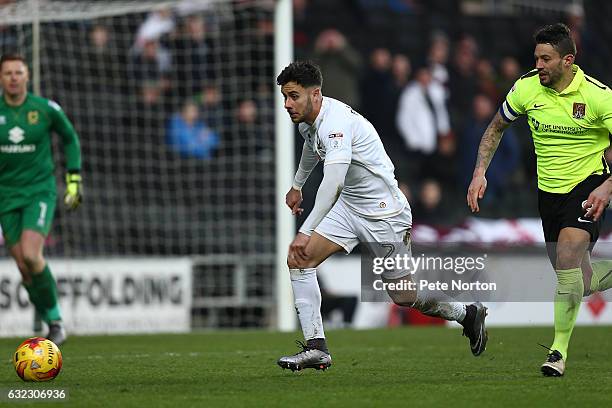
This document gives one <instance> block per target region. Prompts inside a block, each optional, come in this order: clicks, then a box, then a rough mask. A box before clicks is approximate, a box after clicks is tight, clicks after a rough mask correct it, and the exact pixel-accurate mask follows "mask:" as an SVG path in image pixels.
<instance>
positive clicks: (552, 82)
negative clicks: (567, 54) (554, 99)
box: [540, 62, 563, 88]
mask: <svg viewBox="0 0 612 408" xmlns="http://www.w3.org/2000/svg"><path fill="white" fill-rule="evenodd" d="M561 64H562V63H561V62H559V64H558V65H557V66H556V67H555V68H554V69H551V70H547V71H546V73H547V74H548V80H547V81H542V79H540V84H542V85H543V86H545V87H547V88H554V87H555V86H556V85H557V84H558V83H559V81H561V78H562V77H563V70H562V67H561Z"/></svg>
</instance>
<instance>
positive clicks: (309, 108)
mask: <svg viewBox="0 0 612 408" xmlns="http://www.w3.org/2000/svg"><path fill="white" fill-rule="evenodd" d="M311 113H312V97H311V96H308V100H307V101H306V108H304V114H303V115H302V121H305V120H306V118H307V117H309V116H310V114H311Z"/></svg>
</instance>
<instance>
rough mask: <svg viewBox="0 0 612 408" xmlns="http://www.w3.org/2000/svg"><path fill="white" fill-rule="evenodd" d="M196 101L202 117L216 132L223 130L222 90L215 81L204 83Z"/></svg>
mask: <svg viewBox="0 0 612 408" xmlns="http://www.w3.org/2000/svg"><path fill="white" fill-rule="evenodd" d="M194 101H195V102H196V103H197V104H198V107H199V110H200V117H201V118H202V120H203V121H204V123H206V124H207V125H208V126H209V127H210V128H211V129H213V130H214V131H215V132H221V131H222V129H223V126H224V123H223V111H224V110H223V106H222V100H221V91H220V90H219V87H218V86H217V85H216V84H214V83H208V84H206V85H204V87H203V89H202V91H201V92H200V93H199V94H198V95H196V97H195V98H194Z"/></svg>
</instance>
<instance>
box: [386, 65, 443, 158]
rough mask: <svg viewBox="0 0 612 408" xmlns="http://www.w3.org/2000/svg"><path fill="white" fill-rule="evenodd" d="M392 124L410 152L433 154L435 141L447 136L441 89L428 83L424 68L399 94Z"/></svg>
mask: <svg viewBox="0 0 612 408" xmlns="http://www.w3.org/2000/svg"><path fill="white" fill-rule="evenodd" d="M396 123H397V126H398V129H399V132H400V135H401V136H402V138H403V139H404V142H405V143H406V147H407V148H408V150H409V151H410V152H416V153H418V154H420V155H431V154H433V153H434V152H435V151H436V149H437V146H438V137H446V136H448V134H449V132H450V123H449V118H448V111H447V110H446V105H445V98H444V88H443V87H442V85H440V84H439V83H438V82H435V81H433V80H432V77H431V73H430V71H429V69H428V68H427V67H422V68H419V69H418V70H417V71H416V73H415V79H414V80H413V81H411V82H410V83H409V84H408V86H407V87H406V88H405V89H404V91H403V92H402V95H401V96H400V100H399V106H398V110H397V116H396Z"/></svg>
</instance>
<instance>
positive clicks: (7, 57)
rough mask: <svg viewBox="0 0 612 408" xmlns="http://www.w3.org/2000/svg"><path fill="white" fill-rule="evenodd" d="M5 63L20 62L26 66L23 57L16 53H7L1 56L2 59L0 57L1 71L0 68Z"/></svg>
mask: <svg viewBox="0 0 612 408" xmlns="http://www.w3.org/2000/svg"><path fill="white" fill-rule="evenodd" d="M7 61H21V62H23V63H24V64H25V65H28V64H27V62H26V60H25V58H24V56H23V55H21V54H17V53H7V54H2V57H0V69H2V66H3V65H4V63H5V62H7Z"/></svg>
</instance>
